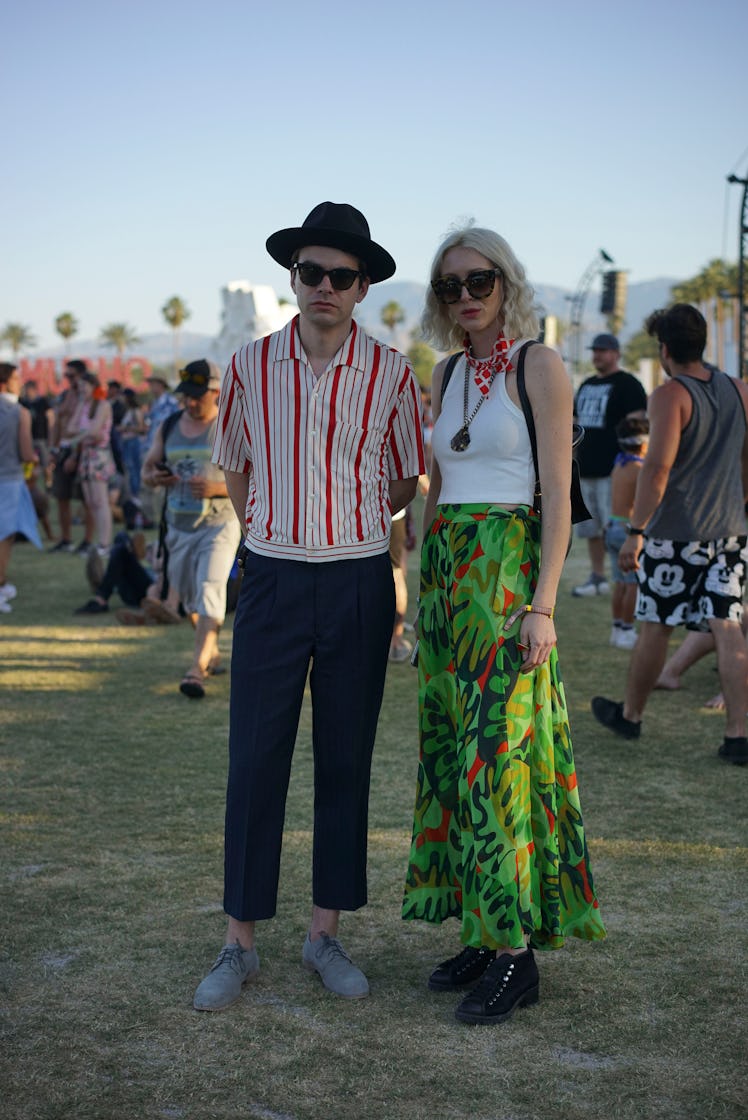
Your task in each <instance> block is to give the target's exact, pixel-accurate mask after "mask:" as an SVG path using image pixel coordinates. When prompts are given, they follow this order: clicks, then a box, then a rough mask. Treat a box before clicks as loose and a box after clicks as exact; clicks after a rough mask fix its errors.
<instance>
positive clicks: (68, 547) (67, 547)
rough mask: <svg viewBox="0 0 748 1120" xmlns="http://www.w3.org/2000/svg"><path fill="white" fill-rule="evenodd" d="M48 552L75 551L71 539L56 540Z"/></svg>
mask: <svg viewBox="0 0 748 1120" xmlns="http://www.w3.org/2000/svg"><path fill="white" fill-rule="evenodd" d="M49 551H50V552H75V548H74V546H73V542H72V541H58V542H57V544H53V545H52V547H51V548H50V549H49Z"/></svg>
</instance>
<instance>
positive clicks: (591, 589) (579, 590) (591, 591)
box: [571, 572, 610, 599]
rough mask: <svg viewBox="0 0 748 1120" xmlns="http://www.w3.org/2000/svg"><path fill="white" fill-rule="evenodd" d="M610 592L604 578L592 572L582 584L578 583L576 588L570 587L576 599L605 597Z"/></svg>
mask: <svg viewBox="0 0 748 1120" xmlns="http://www.w3.org/2000/svg"><path fill="white" fill-rule="evenodd" d="M609 591H610V584H609V583H608V581H607V579H605V577H604V576H596V575H595V574H594V572H592V573H591V574H590V575H589V577H588V578H587V579H586V580H585V582H584V583H580V584H579V585H578V586H577V587H572V589H571V593H572V595H576V597H577V598H578V599H580V598H581V599H589V598H590V597H591V596H593V595H607V594H608V592H609Z"/></svg>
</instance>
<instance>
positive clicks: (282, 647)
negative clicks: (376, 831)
mask: <svg viewBox="0 0 748 1120" xmlns="http://www.w3.org/2000/svg"><path fill="white" fill-rule="evenodd" d="M394 613H395V594H394V585H393V580H392V566H391V564H390V559H389V555H388V553H387V552H384V553H382V554H381V555H378V556H371V557H365V558H362V559H357V560H334V561H330V562H326V563H307V562H303V561H297V560H278V559H275V558H271V557H267V556H260V555H257V554H256V553H250V554H249V556H248V557H247V561H246V565H245V569H244V579H243V580H242V589H241V592H240V595H239V603H238V605H237V610H236V617H235V620H234V640H233V653H232V658H231V709H230V713H231V714H230V732H229V775H228V791H227V796H226V846H225V866H224V888H225V889H224V909H225V911H226V913H227V914H228V915H230V916H231V917H233V918H235V919H237V920H238V921H245V922H246V921H256V920H260V919H263V918H272V917H273V915H274V914H275V909H276V900H277V895H278V876H279V871H280V855H281V841H282V835H283V823H284V816H285V807H286V794H287V791H288V782H289V776H290V771H291V759H292V756H293V750H294V744H295V742H296V734H297V730H298V724H299V715H300V710H301V704H302V700H303V697H304V689H305V685H306V680H307V675H309V687H310V691H311V698H312V711H313V717H312V719H313V731H312V740H313V751H314V845H313V857H312V897H313V902H314V904H315V905H316V906H320V907H323V908H324V909H329V910H356V909H358V907H359V906H363V905H364V904H365V903H366V839H367V827H368V803H369V778H370V773H371V757H372V751H373V748H374V737H375V734H376V728H377V720H378V718H379V709H380V707H381V703H382V692H383V689H384V678H385V673H386V670H387V654H388V651H389V645H390V639H391V637H392V626H393V621H394ZM310 665H311V672H309V667H310Z"/></svg>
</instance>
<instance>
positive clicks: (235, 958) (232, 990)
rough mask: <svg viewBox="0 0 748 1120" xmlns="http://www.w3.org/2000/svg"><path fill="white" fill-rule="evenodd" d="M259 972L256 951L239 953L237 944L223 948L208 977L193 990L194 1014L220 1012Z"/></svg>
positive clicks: (235, 999) (241, 949) (239, 947)
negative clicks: (195, 1012) (198, 1012)
mask: <svg viewBox="0 0 748 1120" xmlns="http://www.w3.org/2000/svg"><path fill="white" fill-rule="evenodd" d="M259 971H260V958H259V957H258V955H257V950H256V949H243V948H242V947H241V945H240V944H239V942H238V941H235V942H234V944H233V945H224V947H223V949H221V952H220V953H219V954H218V956H217V957H216V960H215V964H214V965H213V967H212V968H211V970H210V972H209V973H208V975H207V976H206V977H205V979H204V980H201V982H200V983H199V984H198V986H197V990H196V991H195V998H194V999H193V1001H192V1006H193V1007H194V1008H195V1011H223V1009H224V1007H230V1006H231V1004H232V1003H236V1001H237V1000H238V998H239V996H240V995H241V994H242V988H243V987H244V985H245V984H246V983H247V981H248V980H251V978H252V977H253V976H256V975H257V973H258V972H259Z"/></svg>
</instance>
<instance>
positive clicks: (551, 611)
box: [504, 603, 556, 630]
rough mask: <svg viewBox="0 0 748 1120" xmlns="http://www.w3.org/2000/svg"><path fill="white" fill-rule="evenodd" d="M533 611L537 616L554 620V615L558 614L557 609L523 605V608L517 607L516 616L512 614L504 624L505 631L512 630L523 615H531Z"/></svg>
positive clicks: (530, 604)
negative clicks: (540, 615) (542, 615)
mask: <svg viewBox="0 0 748 1120" xmlns="http://www.w3.org/2000/svg"><path fill="white" fill-rule="evenodd" d="M531 611H532V612H534V613H535V614H544V615H545V616H546V617H547V618H553V615H554V614H555V612H556V608H555V607H535V606H533V605H532V603H523V604H522V606H521V607H517V610H516V611H515V612H514V614H511V615H510V616H509V618H508V619H507V620H506V622H505V623H504V629H505V630H510V629H511V628H512V626H514V624H515V622H516V621H517V619H518V618H519V616H520V615H521V614H529V613H530V612H531Z"/></svg>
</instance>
